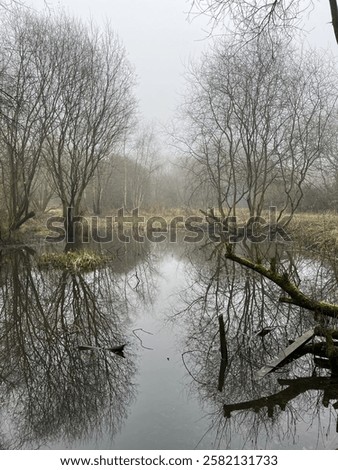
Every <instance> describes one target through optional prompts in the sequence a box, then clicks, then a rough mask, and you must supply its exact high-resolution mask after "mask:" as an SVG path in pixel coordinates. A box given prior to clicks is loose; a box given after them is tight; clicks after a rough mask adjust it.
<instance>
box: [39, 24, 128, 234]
mask: <svg viewBox="0 0 338 470" xmlns="http://www.w3.org/2000/svg"><path fill="white" fill-rule="evenodd" d="M48 40H49V47H48V50H47V51H46V54H47V56H48V59H49V60H50V61H51V63H53V67H54V77H53V87H54V89H53V93H51V94H48V95H44V109H45V115H46V117H47V116H49V117H50V116H52V122H53V129H52V132H50V133H49V134H48V136H47V138H46V141H45V144H44V157H45V161H46V164H47V167H48V168H49V170H50V173H51V175H52V178H53V182H54V186H55V191H56V193H57V194H58V196H59V197H60V199H61V201H62V207H63V216H64V217H65V220H66V227H67V231H68V235H69V239H70V240H71V239H72V234H73V217H74V214H75V215H76V214H78V213H79V210H80V205H81V200H82V196H83V193H84V190H85V188H86V186H87V185H88V183H89V181H90V180H91V179H92V178H93V176H94V173H95V171H96V169H97V167H98V165H99V163H100V162H101V161H103V160H104V159H105V158H106V157H107V156H108V155H109V154H110V153H111V152H112V151H113V149H114V146H115V145H116V144H117V143H118V142H119V140H120V139H121V137H123V136H124V135H125V133H126V131H127V130H128V128H129V125H130V123H131V117H132V115H133V112H134V109H135V101H134V97H133V94H132V87H133V84H134V78H133V72H132V70H131V68H130V66H129V64H128V62H127V59H126V55H125V51H124V49H123V47H122V46H121V44H120V42H119V40H118V38H117V37H116V35H115V34H114V33H113V32H112V30H111V29H110V27H109V26H107V28H106V29H105V31H104V32H103V33H100V32H99V31H98V30H95V29H94V28H92V29H89V28H87V27H85V26H84V25H82V24H81V23H79V22H77V21H75V20H72V19H68V18H66V17H64V16H61V17H59V18H57V19H56V20H54V21H51V22H50V32H49V34H48Z"/></svg>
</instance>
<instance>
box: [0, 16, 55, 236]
mask: <svg viewBox="0 0 338 470" xmlns="http://www.w3.org/2000/svg"><path fill="white" fill-rule="evenodd" d="M45 33H46V23H45V21H44V20H43V19H41V20H38V19H37V17H36V16H35V15H33V14H30V13H28V12H25V13H23V12H18V11H17V12H15V13H14V14H11V15H7V20H6V21H3V23H2V34H1V50H0V55H1V64H2V70H1V71H0V74H1V87H0V88H1V92H2V93H1V95H2V98H3V99H2V100H1V106H0V109H1V113H0V123H1V125H0V141H1V151H0V171H1V183H2V190H3V198H4V201H5V205H6V209H7V217H8V227H9V230H10V231H15V230H17V229H18V228H19V227H20V226H21V225H22V224H23V223H24V222H25V221H26V220H28V219H29V218H31V217H32V216H34V212H33V211H31V210H30V196H31V193H32V190H33V188H34V184H35V177H36V174H37V171H38V165H39V162H40V157H41V155H42V150H43V143H44V140H45V137H46V134H47V132H48V125H49V124H48V123H49V119H48V118H47V119H44V118H43V117H44V110H43V101H42V96H43V95H44V94H48V93H50V91H51V80H50V79H51V70H52V69H51V65H50V64H48V63H46V62H44V67H42V66H41V64H42V62H41V60H42V58H43V54H44V45H45V42H44V40H43V38H44V36H45Z"/></svg>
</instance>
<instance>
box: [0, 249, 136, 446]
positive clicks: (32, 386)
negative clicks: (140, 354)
mask: <svg viewBox="0 0 338 470" xmlns="http://www.w3.org/2000/svg"><path fill="white" fill-rule="evenodd" d="M1 266H2V267H1V277H0V403H1V423H2V424H1V434H0V439H1V441H0V447H1V448H3V449H19V448H32V447H33V448H35V447H42V446H48V444H49V443H50V442H53V441H57V440H59V441H60V440H61V441H62V442H63V443H64V444H65V445H66V446H67V445H70V446H71V443H72V441H74V440H75V439H83V438H85V437H86V436H88V435H93V432H94V434H96V436H97V438H99V436H100V433H102V432H105V433H106V434H107V433H109V435H111V437H112V438H113V436H114V434H115V433H116V432H117V431H118V430H119V428H120V426H121V424H122V422H123V420H124V418H125V416H126V414H127V410H128V406H129V404H130V402H131V400H132V399H133V396H134V386H133V379H132V378H133V375H134V374H135V365H134V353H133V351H132V348H130V347H129V349H128V345H127V352H128V353H127V354H126V357H124V358H123V357H120V356H118V355H116V354H114V353H112V352H109V351H106V350H104V349H103V348H106V347H112V346H115V345H120V344H124V343H126V335H127V333H130V332H129V331H127V328H128V325H129V317H128V302H127V298H126V282H127V281H126V280H121V279H120V277H119V276H118V275H116V274H115V273H114V272H113V269H110V268H109V267H108V268H105V269H103V270H102V269H101V270H100V271H98V272H96V271H94V272H91V273H89V274H86V275H82V274H78V273H76V274H75V273H71V272H67V271H57V270H40V269H39V268H38V267H37V265H36V262H35V260H34V259H33V258H32V257H31V255H30V253H29V251H26V250H21V251H18V250H16V251H12V252H11V253H8V254H6V255H5V254H2V255H1ZM140 287H141V286H140ZM141 295H144V293H142V294H141ZM80 345H90V346H95V347H96V346H99V347H101V348H102V349H99V348H95V349H93V350H87V351H81V350H79V348H78V346H80Z"/></svg>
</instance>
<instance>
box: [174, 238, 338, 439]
mask: <svg viewBox="0 0 338 470" xmlns="http://www.w3.org/2000/svg"><path fill="white" fill-rule="evenodd" d="M237 250H239V251H240V252H241V253H240V254H241V255H242V256H244V255H245V256H246V257H250V258H251V259H254V260H255V259H257V258H259V259H260V260H261V259H264V258H265V259H267V260H269V262H274V263H278V265H279V269H282V270H284V271H285V272H286V273H288V275H289V276H291V277H292V279H293V280H294V282H295V283H297V284H300V283H301V279H303V281H302V286H301V287H302V289H304V290H305V291H306V292H308V293H311V294H312V295H317V296H318V297H319V298H323V299H326V300H328V301H335V302H337V281H336V273H335V269H332V267H331V266H330V265H329V264H328V263H327V262H325V263H322V262H320V261H318V260H314V259H311V260H306V259H304V257H302V256H296V255H293V254H291V253H289V252H287V251H284V249H283V247H280V246H278V245H277V244H275V245H273V246H272V245H270V246H266V247H264V246H263V245H255V246H254V245H253V246H249V245H248V244H247V245H246V246H241V247H239V248H237ZM206 259H208V261H207V262H206ZM272 260H273V261H272ZM190 261H191V264H190V268H189V272H188V273H187V277H188V276H189V277H190V278H191V286H190V287H189V289H187V290H186V291H185V293H184V294H183V296H182V298H183V300H184V302H185V305H186V307H185V309H184V310H183V311H181V312H180V314H181V317H182V319H183V321H184V323H185V325H186V328H187V331H188V334H187V338H186V345H185V352H184V353H183V355H182V358H183V361H184V364H185V366H186V369H187V371H188V373H189V375H190V377H191V379H192V382H191V384H192V389H193V390H195V391H196V392H197V394H198V396H199V397H200V400H201V402H203V403H207V404H209V405H212V411H211V412H210V413H211V415H210V418H211V422H212V424H211V427H210V429H209V430H208V432H212V433H215V432H216V435H217V438H216V440H217V443H218V444H217V445H218V446H220V447H221V448H239V447H240V448H241V447H243V448H269V447H270V448H280V447H283V446H286V448H288V447H287V446H288V445H290V444H288V443H290V441H291V442H292V441H296V440H297V432H298V431H297V426H298V425H299V424H300V423H304V422H307V423H308V428H309V430H310V431H311V426H312V425H313V429H314V430H315V429H317V430H318V439H320V434H321V432H323V435H324V434H325V433H329V432H334V431H335V430H336V429H335V428H336V419H337V413H336V411H335V410H336V409H337V407H338V401H337V400H338V379H337V378H336V377H334V378H331V377H330V376H331V373H330V371H329V370H326V369H321V368H319V367H316V365H315V363H314V355H313V351H314V350H313V349H312V348H313V345H315V344H316V346H314V347H315V348H317V350H318V348H319V343H320V338H314V339H313V340H312V342H311V343H309V344H307V345H306V348H305V347H304V348H303V349H301V350H300V353H298V358H297V359H295V358H293V359H295V360H292V361H289V363H287V364H284V365H283V367H281V368H278V369H277V370H276V371H275V372H273V373H271V374H269V375H267V376H265V377H264V378H263V379H261V380H259V379H258V377H257V371H258V370H259V369H260V368H261V367H262V366H264V365H265V364H267V363H269V362H270V361H271V360H272V359H273V358H274V357H276V356H278V354H280V352H281V351H283V350H284V349H285V348H286V347H287V346H288V344H289V343H290V342H291V341H292V340H294V339H296V338H297V337H299V336H301V335H302V334H303V333H304V332H305V331H306V330H308V329H309V328H311V327H313V326H314V325H316V324H318V321H324V322H325V323H326V324H327V322H329V323H330V325H331V326H335V327H337V321H336V320H332V319H330V320H326V319H325V320H323V319H321V318H319V319H318V318H316V319H314V317H313V314H312V313H311V312H308V311H306V310H304V309H302V308H300V307H295V306H292V305H288V304H282V303H280V302H279V301H278V299H279V298H280V295H281V294H282V292H281V289H280V288H278V287H276V286H275V285H274V284H273V283H272V282H271V281H269V280H267V279H264V278H262V277H261V276H259V275H258V274H256V273H254V272H250V271H248V270H246V269H245V268H243V267H241V266H239V265H237V264H235V263H233V262H232V261H229V260H226V259H225V257H224V254H223V252H222V250H220V249H214V250H213V251H211V252H210V251H209V253H206V251H205V250H199V251H198V254H196V252H194V253H193V254H192V255H191V260H190ZM201 266H203V267H202V269H201ZM324 407H326V408H329V411H330V413H331V415H332V420H328V421H329V423H328V424H327V429H325V430H323V423H321V417H322V415H323V412H324ZM316 420H317V421H316ZM315 421H316V423H317V424H316V426H315V424H314V422H315ZM325 425H326V424H325ZM208 432H207V434H208ZM314 432H315V431H314ZM337 432H338V429H337ZM323 440H324V437H323ZM287 442H288V443H287ZM312 445H316V444H313V439H312ZM318 445H319V447H320V446H321V444H318Z"/></svg>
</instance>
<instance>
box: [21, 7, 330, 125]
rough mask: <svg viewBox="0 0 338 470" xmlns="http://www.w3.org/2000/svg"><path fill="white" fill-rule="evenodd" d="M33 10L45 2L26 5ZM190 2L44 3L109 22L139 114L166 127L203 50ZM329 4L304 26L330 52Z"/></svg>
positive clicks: (200, 21)
mask: <svg viewBox="0 0 338 470" xmlns="http://www.w3.org/2000/svg"><path fill="white" fill-rule="evenodd" d="M26 3H30V4H31V5H33V6H34V7H35V8H37V9H41V8H44V4H45V1H44V0H29V1H28V0H27V2H26ZM189 3H190V2H189V0H59V1H54V0H47V4H48V6H49V8H50V9H51V10H53V9H54V8H58V6H62V7H64V8H65V9H66V10H67V11H68V12H69V13H70V14H73V15H75V16H78V17H81V18H83V19H88V18H92V19H93V20H94V21H95V22H96V23H101V22H103V21H105V20H106V19H109V21H110V22H111V24H112V26H113V28H114V29H115V31H117V33H118V34H119V36H120V38H121V40H122V42H123V43H124V45H125V47H126V50H127V53H128V56H129V59H130V62H131V63H132V64H133V65H134V67H135V68H136V73H137V76H138V82H139V85H138V88H137V95H138V98H139V101H140V110H141V113H142V114H143V116H144V118H145V119H146V120H149V121H152V120H153V121H155V122H166V121H168V120H170V119H171V118H172V116H173V112H174V110H175V108H176V106H177V104H178V103H179V99H180V97H179V94H180V92H181V91H182V88H183V83H184V82H183V73H184V65H185V64H186V63H187V62H188V61H189V59H191V58H195V59H196V58H198V56H199V54H200V53H201V51H202V50H203V49H207V47H208V40H207V39H205V38H206V33H205V30H206V29H207V26H208V24H207V19H206V18H205V17H204V18H202V17H200V18H197V19H195V20H194V21H190V22H189V21H188V20H187V12H188V10H189ZM329 21H330V16H329V2H328V1H315V10H314V13H313V14H312V15H311V17H310V18H309V20H308V21H306V26H307V29H308V30H309V31H311V32H310V34H309V42H310V43H311V44H312V45H317V46H319V47H323V48H325V47H329V48H332V49H336V50H337V57H338V47H337V46H335V41H334V36H333V32H332V27H331V25H330V24H329Z"/></svg>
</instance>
